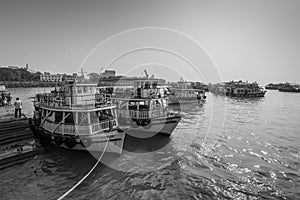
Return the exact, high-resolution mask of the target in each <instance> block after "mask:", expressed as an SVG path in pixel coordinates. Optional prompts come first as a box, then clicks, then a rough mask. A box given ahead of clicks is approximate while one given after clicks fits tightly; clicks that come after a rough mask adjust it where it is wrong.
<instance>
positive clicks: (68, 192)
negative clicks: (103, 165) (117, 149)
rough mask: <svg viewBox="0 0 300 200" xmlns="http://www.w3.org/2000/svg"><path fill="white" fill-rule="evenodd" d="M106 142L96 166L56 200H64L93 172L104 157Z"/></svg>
mask: <svg viewBox="0 0 300 200" xmlns="http://www.w3.org/2000/svg"><path fill="white" fill-rule="evenodd" d="M108 141H109V139H107V141H106V144H105V147H104V150H103V152H102V153H101V155H100V157H99V159H98V161H97V162H96V164H95V165H94V166H93V167H92V169H90V171H89V172H88V173H87V174H86V175H85V176H84V177H83V178H82V179H80V180H79V181H78V182H77V183H76V184H75V185H74V186H73V187H72V188H71V189H69V190H68V191H67V192H66V193H64V194H63V195H62V196H60V197H59V198H58V199H57V200H62V199H64V198H65V197H66V196H67V195H68V194H70V193H71V192H72V191H73V190H75V189H76V188H77V187H78V186H79V185H80V184H81V183H82V182H83V181H84V180H85V179H86V178H87V177H88V176H89V175H90V174H91V173H92V172H93V171H94V169H95V168H96V167H97V165H98V164H99V162H100V161H101V159H102V157H103V155H104V152H105V151H106V148H107V144H108Z"/></svg>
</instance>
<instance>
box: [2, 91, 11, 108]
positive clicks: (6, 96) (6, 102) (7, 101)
mask: <svg viewBox="0 0 300 200" xmlns="http://www.w3.org/2000/svg"><path fill="white" fill-rule="evenodd" d="M11 99H12V97H11V96H10V93H1V97H0V106H10V105H11Z"/></svg>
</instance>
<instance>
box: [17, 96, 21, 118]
mask: <svg viewBox="0 0 300 200" xmlns="http://www.w3.org/2000/svg"><path fill="white" fill-rule="evenodd" d="M21 110H22V101H21V100H20V99H19V97H17V98H16V101H15V118H17V117H18V114H19V117H21Z"/></svg>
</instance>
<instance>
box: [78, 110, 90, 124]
mask: <svg viewBox="0 0 300 200" xmlns="http://www.w3.org/2000/svg"><path fill="white" fill-rule="evenodd" d="M78 124H79V125H81V126H86V125H89V121H88V114H87V113H82V112H79V113H78Z"/></svg>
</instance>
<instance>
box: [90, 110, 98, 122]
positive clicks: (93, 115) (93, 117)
mask: <svg viewBox="0 0 300 200" xmlns="http://www.w3.org/2000/svg"><path fill="white" fill-rule="evenodd" d="M90 119H91V124H95V123H97V122H98V112H90Z"/></svg>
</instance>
